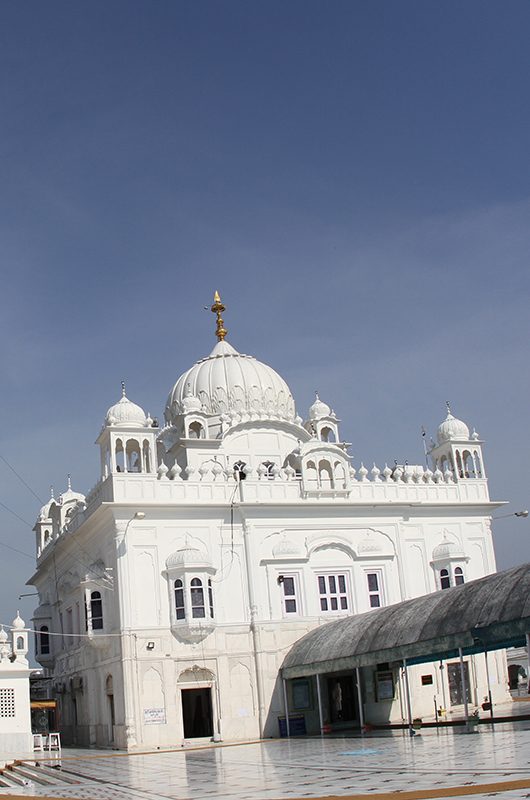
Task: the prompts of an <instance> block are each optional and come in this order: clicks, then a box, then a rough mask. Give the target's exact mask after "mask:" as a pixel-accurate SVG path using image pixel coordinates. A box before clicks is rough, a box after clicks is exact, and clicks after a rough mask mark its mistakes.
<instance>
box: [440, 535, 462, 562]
mask: <svg viewBox="0 0 530 800" xmlns="http://www.w3.org/2000/svg"><path fill="white" fill-rule="evenodd" d="M463 558H465V553H464V551H463V550H462V548H461V547H460V545H459V544H457V542H452V541H450V540H449V539H448V538H447V536H444V538H443V539H442V541H441V542H440V544H438V545H436V547H435V548H434V550H433V551H432V560H433V561H448V560H449V561H450V560H451V559H463Z"/></svg>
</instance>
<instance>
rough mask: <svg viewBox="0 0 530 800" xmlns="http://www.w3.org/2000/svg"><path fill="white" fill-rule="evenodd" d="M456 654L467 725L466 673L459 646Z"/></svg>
mask: <svg viewBox="0 0 530 800" xmlns="http://www.w3.org/2000/svg"><path fill="white" fill-rule="evenodd" d="M458 655H459V656H460V680H461V682H462V693H463V696H464V717H465V720H466V725H467V724H468V722H469V706H468V702H467V683H466V674H465V672H464V656H463V653H462V648H461V647H459V648H458Z"/></svg>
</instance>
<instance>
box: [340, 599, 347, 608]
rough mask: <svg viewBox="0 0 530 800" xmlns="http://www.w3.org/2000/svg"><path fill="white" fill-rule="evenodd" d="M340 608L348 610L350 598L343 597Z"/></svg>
mask: <svg viewBox="0 0 530 800" xmlns="http://www.w3.org/2000/svg"><path fill="white" fill-rule="evenodd" d="M340 607H341V608H348V598H347V597H341V598H340Z"/></svg>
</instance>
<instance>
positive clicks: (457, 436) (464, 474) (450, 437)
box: [430, 402, 486, 481]
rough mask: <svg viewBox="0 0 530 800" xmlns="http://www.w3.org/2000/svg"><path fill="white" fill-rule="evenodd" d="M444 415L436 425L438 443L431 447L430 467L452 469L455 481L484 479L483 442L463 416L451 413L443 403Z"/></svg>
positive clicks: (448, 407) (445, 471) (442, 470)
mask: <svg viewBox="0 0 530 800" xmlns="http://www.w3.org/2000/svg"><path fill="white" fill-rule="evenodd" d="M446 406H447V415H446V417H445V419H444V420H443V422H441V423H440V425H439V426H438V431H437V434H436V438H437V444H435V445H434V446H433V447H432V448H431V450H430V456H431V459H432V463H433V469H435V470H436V469H439V470H441V472H442V473H444V474H446V473H447V474H450V473H449V472H448V470H450V472H452V474H453V478H454V479H455V480H456V481H459V480H468V479H475V480H476V479H481V480H482V479H485V478H486V476H485V474H484V462H483V460H482V448H481V445H482V442H481V441H480V439H479V436H478V433H477V432H476V431H475V430H474V429H473V433H472V434H470V433H469V427H468V426H467V425H466V423H465V422H463V420H461V419H458V417H455V416H454V415H453V414H452V413H451V406H450V405H449V403H448V402H447V403H446Z"/></svg>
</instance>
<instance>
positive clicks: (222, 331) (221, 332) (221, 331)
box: [212, 292, 228, 342]
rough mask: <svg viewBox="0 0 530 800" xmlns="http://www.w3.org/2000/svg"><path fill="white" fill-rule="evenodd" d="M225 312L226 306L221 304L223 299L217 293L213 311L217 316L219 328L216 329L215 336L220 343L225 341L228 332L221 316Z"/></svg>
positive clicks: (214, 298)
mask: <svg viewBox="0 0 530 800" xmlns="http://www.w3.org/2000/svg"><path fill="white" fill-rule="evenodd" d="M224 310H225V307H224V305H223V304H222V303H221V298H220V297H219V292H216V293H215V294H214V296H213V305H212V311H213V313H214V314H217V328H216V329H215V335H216V336H217V338H218V339H219V341H220V342H222V341H223V339H224V338H225V336H226V334H227V333H228V331H227V330H226V328H225V324H224V322H223V318H222V316H221V314H222V313H223V311H224Z"/></svg>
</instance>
